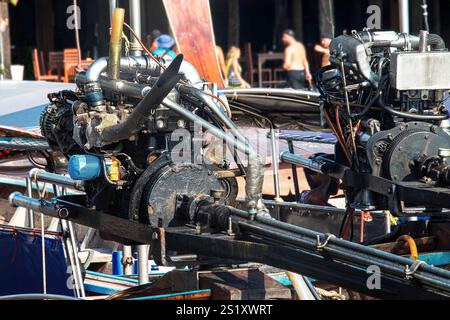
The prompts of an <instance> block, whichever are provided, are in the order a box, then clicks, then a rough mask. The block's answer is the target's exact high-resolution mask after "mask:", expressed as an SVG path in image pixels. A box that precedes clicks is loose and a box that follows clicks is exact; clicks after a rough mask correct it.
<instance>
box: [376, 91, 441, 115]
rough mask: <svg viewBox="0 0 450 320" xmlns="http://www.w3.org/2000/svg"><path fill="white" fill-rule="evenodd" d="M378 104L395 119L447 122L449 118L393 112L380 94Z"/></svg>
mask: <svg viewBox="0 0 450 320" xmlns="http://www.w3.org/2000/svg"><path fill="white" fill-rule="evenodd" d="M378 103H379V104H380V106H382V107H383V108H384V109H385V110H386V111H387V112H389V113H390V114H391V115H393V116H395V117H400V118H405V119H409V120H414V121H443V120H447V119H448V118H449V116H448V115H440V116H425V115H421V114H412V113H408V112H402V111H398V110H395V109H394V108H392V107H390V106H389V105H387V104H386V102H385V101H384V99H383V95H382V94H380V96H379V97H378Z"/></svg>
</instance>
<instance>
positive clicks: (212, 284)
mask: <svg viewBox="0 0 450 320" xmlns="http://www.w3.org/2000/svg"><path fill="white" fill-rule="evenodd" d="M199 283H200V288H201V289H206V288H208V289H211V291H212V297H211V298H212V299H213V300H273V299H277V300H278V299H283V300H284V299H285V300H290V299H292V293H291V290H290V289H289V288H287V287H285V286H283V285H282V284H280V283H279V282H278V281H276V280H274V279H272V278H271V277H269V276H267V275H266V274H264V273H263V272H261V271H259V270H239V271H224V272H213V273H205V274H202V273H200V274H199Z"/></svg>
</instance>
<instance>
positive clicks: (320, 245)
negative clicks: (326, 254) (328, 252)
mask: <svg viewBox="0 0 450 320" xmlns="http://www.w3.org/2000/svg"><path fill="white" fill-rule="evenodd" d="M325 236H327V238H326V239H325V241H324V242H322V243H321V242H320V236H319V235H317V247H316V249H317V251H320V250H322V249H323V248H325V247H326V246H327V244H328V242H329V241H330V239H331V238H336V236H335V235H334V234H330V233H326V234H325Z"/></svg>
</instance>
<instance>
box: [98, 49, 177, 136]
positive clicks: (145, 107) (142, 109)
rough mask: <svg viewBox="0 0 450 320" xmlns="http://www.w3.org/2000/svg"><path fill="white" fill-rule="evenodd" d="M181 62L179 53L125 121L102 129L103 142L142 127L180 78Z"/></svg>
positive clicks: (128, 134) (126, 134)
mask: <svg viewBox="0 0 450 320" xmlns="http://www.w3.org/2000/svg"><path fill="white" fill-rule="evenodd" d="M182 62H183V55H181V54H180V55H178V56H177V57H176V58H175V59H174V60H173V61H172V63H171V64H170V65H169V67H168V68H167V69H166V70H165V72H164V73H163V74H162V75H161V77H160V78H159V79H158V81H157V82H156V84H155V85H154V86H153V87H152V89H151V90H150V92H149V93H148V94H147V95H146V96H145V97H144V99H142V101H141V102H140V103H139V104H138V105H137V106H136V107H135V108H134V110H133V112H132V113H131V114H130V115H129V117H128V118H127V119H126V120H125V121H123V122H121V123H119V124H116V125H114V126H110V127H107V128H105V129H104V130H103V131H102V133H101V139H102V141H103V142H104V143H106V144H108V143H113V142H117V141H120V140H123V139H127V138H129V137H130V136H131V135H133V134H134V133H136V132H138V131H139V130H141V129H142V127H141V126H142V125H143V124H144V123H145V121H146V120H147V118H148V116H149V115H150V112H151V110H152V109H153V108H154V107H156V106H158V105H160V104H161V103H162V101H163V100H164V98H165V97H166V96H167V95H168V94H169V92H170V91H172V89H173V88H174V87H175V85H176V84H177V82H178V81H179V80H180V79H181V76H180V75H179V74H178V71H179V70H180V67H181V63H182Z"/></svg>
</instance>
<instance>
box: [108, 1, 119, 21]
mask: <svg viewBox="0 0 450 320" xmlns="http://www.w3.org/2000/svg"><path fill="white" fill-rule="evenodd" d="M115 8H117V0H109V20H110V22H111V24H112V21H113V16H114V9H115Z"/></svg>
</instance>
